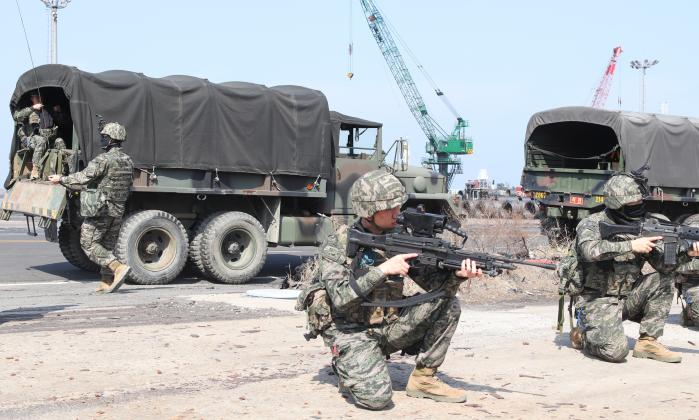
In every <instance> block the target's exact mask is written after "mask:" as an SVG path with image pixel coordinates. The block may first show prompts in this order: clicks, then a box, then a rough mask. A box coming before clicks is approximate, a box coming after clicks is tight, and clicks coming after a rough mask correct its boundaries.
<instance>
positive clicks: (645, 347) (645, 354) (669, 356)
mask: <svg viewBox="0 0 699 420" xmlns="http://www.w3.org/2000/svg"><path fill="white" fill-rule="evenodd" d="M633 357H639V358H642V359H653V360H658V361H660V362H667V363H680V362H681V361H682V356H680V354H679V353H676V352H674V351H670V350H668V349H667V347H665V346H663V345H662V344H660V343H658V341H657V340H656V339H655V338H653V337H641V338H639V339H638V341H636V346H635V347H634V348H633Z"/></svg>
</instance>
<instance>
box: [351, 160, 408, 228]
mask: <svg viewBox="0 0 699 420" xmlns="http://www.w3.org/2000/svg"><path fill="white" fill-rule="evenodd" d="M350 195H351V197H352V207H353V208H354V212H355V213H356V214H357V216H359V217H371V216H373V215H374V213H376V212H378V211H382V210H388V209H392V208H394V207H400V206H402V205H403V204H405V202H406V201H408V195H407V194H406V193H405V187H403V184H401V183H400V181H399V180H398V178H396V177H395V176H393V175H391V174H389V173H388V172H386V171H383V170H380V169H378V170H375V171H371V172H368V173H366V174H364V175H362V176H361V177H360V178H359V179H358V180H357V181H355V183H354V185H352V191H351V192H350Z"/></svg>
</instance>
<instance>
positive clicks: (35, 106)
mask: <svg viewBox="0 0 699 420" xmlns="http://www.w3.org/2000/svg"><path fill="white" fill-rule="evenodd" d="M43 107H44V104H34V105H32V109H34V110H36V111H40V110H41V108H43Z"/></svg>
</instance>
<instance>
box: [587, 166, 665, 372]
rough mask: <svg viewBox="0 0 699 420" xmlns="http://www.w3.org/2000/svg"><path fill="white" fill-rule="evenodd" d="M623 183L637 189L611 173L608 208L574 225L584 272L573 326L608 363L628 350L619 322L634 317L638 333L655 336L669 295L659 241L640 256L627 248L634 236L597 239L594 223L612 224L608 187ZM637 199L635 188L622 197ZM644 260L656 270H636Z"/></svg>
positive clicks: (589, 350) (660, 331) (607, 196)
mask: <svg viewBox="0 0 699 420" xmlns="http://www.w3.org/2000/svg"><path fill="white" fill-rule="evenodd" d="M622 178H627V179H626V180H624V179H622ZM629 183H631V186H630V188H631V189H633V188H636V189H637V187H635V186H634V185H633V184H634V183H635V181H634V180H633V179H631V178H629V177H626V176H624V175H617V176H615V177H612V178H611V179H610V181H609V182H608V183H607V185H606V186H605V203H606V204H607V206H608V209H607V210H606V211H602V212H599V213H595V214H593V215H591V216H589V217H587V218H585V219H583V220H582V221H580V224H579V225H578V227H577V229H576V231H577V237H576V246H577V252H578V257H579V260H580V262H581V265H582V270H583V277H584V291H583V293H582V294H581V298H582V299H581V301H580V302H579V303H578V304H577V307H576V317H577V321H578V327H580V329H581V330H582V335H583V345H584V349H585V351H586V352H587V353H589V354H591V355H593V356H597V357H599V358H601V359H603V360H607V361H610V362H621V361H623V360H624V359H625V358H626V355H627V354H628V352H629V348H628V343H627V339H626V335H625V334H624V329H623V326H622V321H623V320H627V319H628V320H632V321H635V322H639V323H640V334H641V337H652V338H657V337H660V336H661V335H662V334H663V327H664V325H665V320H666V318H667V315H668V313H669V311H670V306H671V303H672V296H673V290H672V280H671V277H670V275H669V274H663V272H664V271H665V270H664V267H663V266H662V257H663V254H662V250H661V248H660V246H658V247H656V248H655V249H654V250H653V251H651V253H650V254H645V255H641V254H636V253H634V252H633V251H632V248H631V240H632V239H635V238H634V237H622V235H617V237H616V238H615V239H614V240H604V239H602V238H601V235H600V229H599V223H600V222H602V221H604V222H608V223H617V222H616V221H614V220H613V218H612V215H611V213H610V211H609V207H610V205H611V204H608V203H610V202H613V200H614V197H610V196H614V195H615V194H616V196H617V198H618V196H619V195H621V193H620V192H619V191H614V188H616V187H618V186H619V185H622V187H626V188H629V185H628V184H629ZM624 184H626V185H624ZM610 198H611V199H610ZM640 199H641V194H640V192H639V193H638V196H637V197H634V196H630V197H626V199H625V202H626V203H630V202H635V201H637V200H640ZM622 201H624V200H623V199H622ZM614 207H616V206H614ZM614 207H612V209H613V208H614ZM616 208H617V209H619V208H621V206H618V207H616ZM646 261H648V262H649V263H650V264H651V265H652V266H653V267H654V268H656V269H657V270H659V272H656V273H652V274H648V275H642V273H641V269H642V268H643V265H644V264H645V262H646Z"/></svg>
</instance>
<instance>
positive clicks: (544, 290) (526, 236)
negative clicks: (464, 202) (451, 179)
mask: <svg viewBox="0 0 699 420" xmlns="http://www.w3.org/2000/svg"><path fill="white" fill-rule="evenodd" d="M463 229H464V230H465V231H466V232H468V233H469V239H468V241H467V242H466V246H465V249H467V250H472V251H478V252H488V253H498V254H502V255H507V256H510V257H516V258H523V259H527V258H532V259H546V260H553V261H556V260H558V259H560V257H561V256H563V255H564V254H565V252H566V251H567V249H568V247H567V244H561V245H559V246H556V247H552V246H550V245H549V242H548V239H547V238H546V236H544V235H541V233H540V232H539V225H538V221H536V220H526V219H522V218H514V219H468V220H466V221H464V223H463ZM557 293H558V278H557V277H556V275H555V272H554V271H552V270H545V269H543V268H538V267H531V266H524V265H520V266H518V267H517V269H516V270H505V271H504V272H502V273H501V274H500V275H498V276H495V277H490V276H484V277H483V278H481V279H477V280H474V281H472V282H470V284H469V282H464V284H463V285H462V286H461V293H460V296H461V299H462V300H464V301H465V302H469V303H493V302H503V301H518V300H524V299H527V300H540V299H545V298H554V297H555V296H556V295H557Z"/></svg>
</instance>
